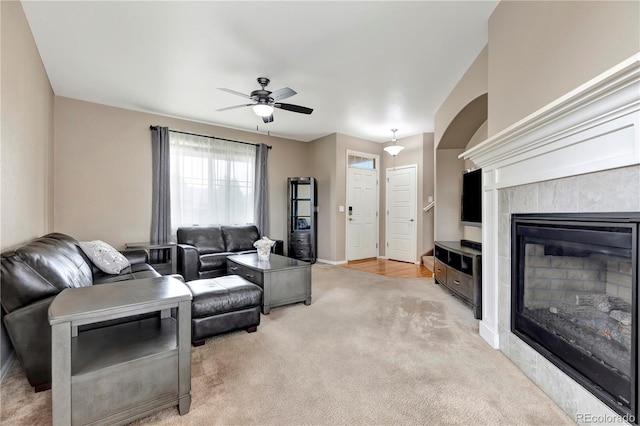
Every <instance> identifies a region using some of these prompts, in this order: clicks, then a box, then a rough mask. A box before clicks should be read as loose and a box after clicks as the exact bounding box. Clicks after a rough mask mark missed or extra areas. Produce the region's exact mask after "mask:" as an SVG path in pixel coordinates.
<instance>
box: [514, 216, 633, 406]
mask: <svg viewBox="0 0 640 426" xmlns="http://www.w3.org/2000/svg"><path fill="white" fill-rule="evenodd" d="M635 220H636V222H635V223H634V222H633V218H632V220H631V221H630V220H629V218H628V217H626V216H625V217H620V215H611V216H608V217H606V218H605V217H603V216H601V215H574V216H571V215H567V214H562V215H554V216H549V215H514V216H513V219H512V230H513V233H512V236H513V240H512V241H513V243H512V254H513V257H512V259H513V260H514V262H513V271H512V272H513V273H512V296H513V300H512V302H513V303H512V329H513V332H514V333H515V334H516V335H518V336H519V337H521V338H522V339H523V340H525V341H526V342H527V343H528V344H530V345H531V346H532V347H533V348H534V349H536V350H538V351H539V352H540V353H541V354H542V355H544V356H545V357H547V358H548V359H549V360H550V361H552V362H553V363H554V364H556V365H557V366H558V367H560V368H561V369H562V370H563V371H565V372H566V373H567V374H569V375H570V376H572V377H573V378H574V379H575V380H577V381H578V382H580V383H581V384H582V385H583V386H585V387H586V388H587V389H588V390H590V391H591V392H592V393H594V394H595V395H596V396H598V397H599V398H600V399H601V400H603V401H604V402H605V403H607V404H608V405H610V406H611V407H612V408H614V409H615V410H616V411H618V412H619V413H621V414H633V415H635V414H636V406H637V395H636V392H637V389H636V383H637V371H636V369H637V326H636V319H637V303H636V300H637V264H638V251H637V245H638V240H637V233H638V223H637V219H635Z"/></svg>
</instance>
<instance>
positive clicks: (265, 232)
mask: <svg viewBox="0 0 640 426" xmlns="http://www.w3.org/2000/svg"><path fill="white" fill-rule="evenodd" d="M268 157H269V147H268V146H267V145H265V144H263V143H261V144H259V145H256V179H255V182H256V187H255V197H254V212H253V217H254V221H255V224H256V226H257V227H258V231H260V235H261V236H263V237H268V236H269V182H268V179H267V158H268Z"/></svg>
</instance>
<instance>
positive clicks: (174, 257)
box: [125, 242, 178, 275]
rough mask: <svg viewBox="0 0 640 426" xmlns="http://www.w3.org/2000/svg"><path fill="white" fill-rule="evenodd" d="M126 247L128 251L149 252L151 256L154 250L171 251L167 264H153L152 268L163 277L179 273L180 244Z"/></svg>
mask: <svg viewBox="0 0 640 426" xmlns="http://www.w3.org/2000/svg"><path fill="white" fill-rule="evenodd" d="M125 247H126V249H127V250H149V254H151V251H153V250H169V253H170V255H169V256H170V257H169V260H168V261H167V262H166V263H152V264H151V266H153V267H154V268H155V269H156V270H157V271H158V272H160V273H161V274H163V275H169V274H177V273H178V244H176V243H165V244H151V243H149V242H144V243H125Z"/></svg>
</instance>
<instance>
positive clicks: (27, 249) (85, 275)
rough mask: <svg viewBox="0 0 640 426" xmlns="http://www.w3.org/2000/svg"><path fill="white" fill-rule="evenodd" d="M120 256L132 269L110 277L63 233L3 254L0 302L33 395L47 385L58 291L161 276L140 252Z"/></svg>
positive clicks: (46, 387) (48, 382)
mask: <svg viewBox="0 0 640 426" xmlns="http://www.w3.org/2000/svg"><path fill="white" fill-rule="evenodd" d="M123 254H124V255H125V257H127V259H128V260H129V262H130V263H131V266H129V267H127V268H125V269H124V270H122V271H121V272H120V274H113V275H111V274H106V273H104V272H102V271H101V270H100V269H98V268H97V267H96V266H95V265H94V264H93V263H92V262H91V261H90V260H89V258H88V257H87V256H86V255H85V253H84V252H83V251H82V249H81V248H80V246H79V243H78V242H77V241H76V240H74V239H73V238H71V237H69V236H68V235H64V234H59V233H53V234H48V235H45V236H44V237H41V238H38V239H36V240H33V241H31V242H29V243H27V244H25V245H23V246H21V247H19V248H17V249H15V250H11V251H7V252H4V253H2V260H1V270H0V273H1V275H0V283H1V288H0V290H1V293H0V294H1V296H0V301H1V304H2V313H3V316H4V324H5V327H6V331H7V334H8V335H9V337H10V339H11V342H12V343H13V347H14V349H15V352H16V355H17V358H18V360H19V361H20V364H21V365H22V368H23V370H24V372H25V374H26V376H27V379H28V380H29V383H30V384H31V386H33V387H35V390H36V392H38V391H41V390H45V389H49V388H50V386H51V327H50V325H49V319H48V310H49V305H50V304H51V301H52V300H53V299H54V297H55V296H56V295H57V294H58V293H60V292H61V291H62V290H64V289H65V288H74V287H85V286H90V285H94V284H107V283H111V282H117V281H124V280H135V279H139V278H151V277H158V276H160V274H158V272H156V271H155V270H154V269H153V267H151V266H150V265H148V264H147V263H146V260H147V257H146V253H145V252H144V251H137V252H123ZM135 319H137V318H135ZM129 320H131V318H130V319H129Z"/></svg>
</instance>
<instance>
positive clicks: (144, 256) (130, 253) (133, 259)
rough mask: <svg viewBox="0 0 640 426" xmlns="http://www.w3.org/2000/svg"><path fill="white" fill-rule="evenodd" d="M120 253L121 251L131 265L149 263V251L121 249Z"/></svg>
mask: <svg viewBox="0 0 640 426" xmlns="http://www.w3.org/2000/svg"><path fill="white" fill-rule="evenodd" d="M120 253H122V255H123V256H124V257H126V258H127V260H128V261H129V263H130V264H132V265H136V264H138V263H149V253H147V251H146V250H137V249H136V250H123V251H121V252H120Z"/></svg>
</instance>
